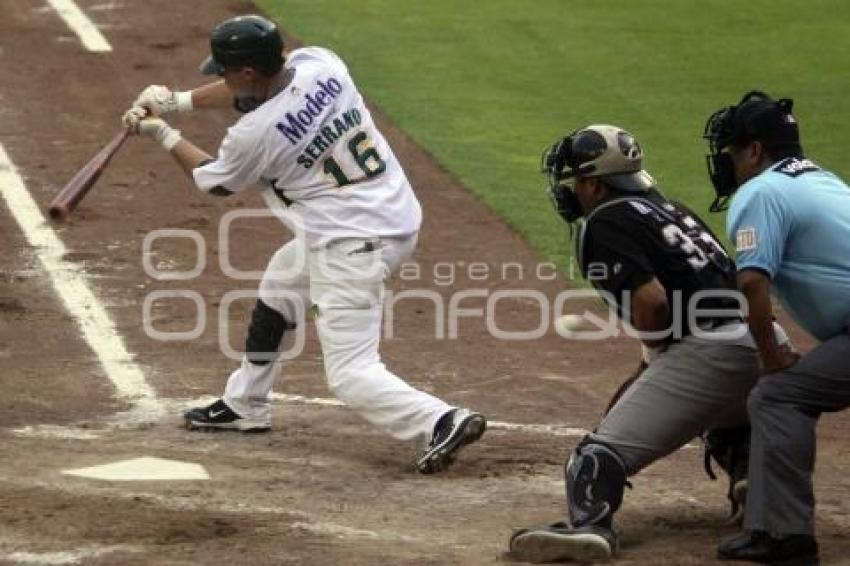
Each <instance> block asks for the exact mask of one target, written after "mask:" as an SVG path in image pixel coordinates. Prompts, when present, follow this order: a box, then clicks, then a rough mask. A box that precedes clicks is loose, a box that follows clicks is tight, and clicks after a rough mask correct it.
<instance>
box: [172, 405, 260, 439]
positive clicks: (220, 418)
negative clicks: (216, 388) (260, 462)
mask: <svg viewBox="0 0 850 566" xmlns="http://www.w3.org/2000/svg"><path fill="white" fill-rule="evenodd" d="M183 419H184V420H185V424H186V428H188V429H189V430H238V431H241V432H268V431H269V430H271V428H272V426H271V423H269V422H268V421H260V420H256V419H246V418H242V417H240V416H239V415H237V414H236V413H234V412H233V410H232V409H231V408H230V407H228V406H227V404H225V402H224V401H222V400H221V399H219V400H218V401H216V402H215V403H213V404H212V405H207V406H206V407H195V408H194V409H190V410H188V411H186V412H185V413H183Z"/></svg>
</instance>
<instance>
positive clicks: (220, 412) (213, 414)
mask: <svg viewBox="0 0 850 566" xmlns="http://www.w3.org/2000/svg"><path fill="white" fill-rule="evenodd" d="M226 410H227V409H222V410H220V411H216V412H212V411H210V418H211V419H214V418H216V417H217V416H219V415H220V414H222V413H223V412H224V411H226Z"/></svg>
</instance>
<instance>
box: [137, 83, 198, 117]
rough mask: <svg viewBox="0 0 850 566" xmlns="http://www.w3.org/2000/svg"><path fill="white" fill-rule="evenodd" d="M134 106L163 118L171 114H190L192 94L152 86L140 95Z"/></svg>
mask: <svg viewBox="0 0 850 566" xmlns="http://www.w3.org/2000/svg"><path fill="white" fill-rule="evenodd" d="M133 106H140V107H142V108H147V109H148V111H149V112H150V113H151V115H152V116H162V115H163V114H167V113H169V112H189V111H190V110H192V93H191V92H190V91H183V92H175V91H173V90H171V89H169V88H168V87H166V86H162V85H150V86H149V87H147V88H145V90H143V91H142V92H141V94H139V96H138V97H137V98H136V100H135V101H134V102H133Z"/></svg>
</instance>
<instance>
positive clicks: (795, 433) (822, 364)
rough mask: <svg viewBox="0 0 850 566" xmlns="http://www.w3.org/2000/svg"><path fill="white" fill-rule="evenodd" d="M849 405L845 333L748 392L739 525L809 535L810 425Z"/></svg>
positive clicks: (849, 356)
mask: <svg viewBox="0 0 850 566" xmlns="http://www.w3.org/2000/svg"><path fill="white" fill-rule="evenodd" d="M848 406H850V335H848V334H842V335H839V336H836V337H834V338H831V339H829V340H827V341H825V342H823V343H822V344H821V345H820V346H818V347H817V348H815V349H814V350H812V351H811V352H810V353H809V354H807V355H806V356H804V357H803V359H801V360H800V361H799V362H797V363H796V364H795V365H794V366H792V367H790V368H788V369H786V370H784V371H781V372H779V373H776V374H773V375H770V376H767V377H764V378H762V379H761V380H760V381H759V383H758V385H757V386H756V387H755V388H754V389H753V391H752V393H750V398H749V403H748V407H749V414H750V423H751V426H752V430H753V431H752V440H751V445H750V472H749V488H748V493H747V506H746V514H745V515H744V528H745V529H747V530H762V531H768V532H771V533H774V534H781V535H786V534H806V535H812V534H814V522H815V520H814V507H815V498H814V490H813V486H812V472H813V470H814V464H815V428H816V426H817V422H818V418H819V417H820V414H821V413H824V412H834V411H840V410H842V409H846V408H847V407H848Z"/></svg>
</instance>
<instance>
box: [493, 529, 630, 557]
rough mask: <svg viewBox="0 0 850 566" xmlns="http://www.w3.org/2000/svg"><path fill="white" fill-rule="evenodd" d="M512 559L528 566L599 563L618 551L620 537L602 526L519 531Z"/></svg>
mask: <svg viewBox="0 0 850 566" xmlns="http://www.w3.org/2000/svg"><path fill="white" fill-rule="evenodd" d="M510 551H511V556H513V557H514V558H516V559H517V560H522V561H524V562H533V563H535V564H538V563H542V562H562V561H566V560H571V561H575V562H595V561H599V560H607V559H609V558H611V557H612V556H613V555H614V553H615V552H616V551H617V535H616V533H614V531H612V530H611V529H608V528H605V527H603V526H600V525H587V526H584V527H579V528H576V529H574V528H572V527H570V525H569V524H567V523H565V522H560V523H554V524H552V525H548V526H542V527H532V528H530V529H522V530H519V531H516V532H515V533H514V534H513V536H511V542H510Z"/></svg>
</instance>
